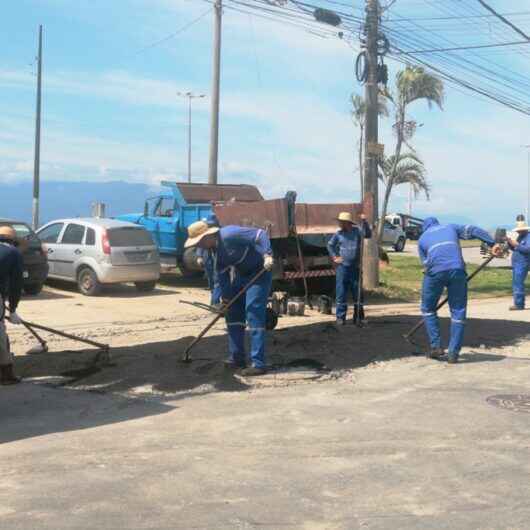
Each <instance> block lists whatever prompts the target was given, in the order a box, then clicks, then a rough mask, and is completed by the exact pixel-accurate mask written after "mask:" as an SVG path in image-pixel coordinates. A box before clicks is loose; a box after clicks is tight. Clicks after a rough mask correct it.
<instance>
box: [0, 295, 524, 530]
mask: <svg viewBox="0 0 530 530" xmlns="http://www.w3.org/2000/svg"><path fill="white" fill-rule="evenodd" d="M125 293H126V291H125ZM52 294H53V293H52ZM69 296H70V298H63V299H56V301H57V302H58V303H57V304H56V305H55V307H57V308H58V309H57V313H56V316H55V321H56V322H57V320H58V319H60V318H64V319H65V321H66V322H67V323H68V326H69V329H76V330H82V329H85V330H86V327H85V328H84V327H83V325H86V321H87V320H89V318H87V315H91V314H92V315H98V317H99V318H100V320H101V322H100V323H99V324H98V327H96V329H95V331H97V332H98V333H99V334H101V335H105V334H106V336H107V337H109V340H115V341H116V344H117V345H118V344H127V341H128V344H129V345H130V346H128V347H122V348H121V349H120V348H118V349H117V350H116V352H115V355H114V358H113V361H114V366H110V367H107V368H105V369H104V370H103V371H102V372H100V373H97V374H95V375H93V376H92V377H90V376H89V375H87V376H86V377H87V378H88V379H86V380H85V381H84V382H83V381H80V382H78V383H73V382H72V383H71V384H69V385H66V386H64V387H55V386H54V379H53V378H51V377H50V374H51V373H52V372H56V371H58V370H59V368H58V365H60V363H62V362H66V359H72V358H73V359H77V358H78V357H75V356H73V354H72V353H68V352H62V353H60V352H57V351H56V348H57V347H58V346H60V345H62V344H58V343H54V344H53V346H54V348H53V350H54V351H53V352H52V353H50V354H49V355H47V356H44V357H41V358H40V359H41V360H40V361H35V366H34V367H33V368H32V370H33V375H36V376H41V377H43V379H38V378H37V379H34V380H32V381H29V382H26V383H24V384H22V385H20V386H18V387H11V388H0V399H1V402H2V406H1V407H0V419H1V428H0V441H3V442H4V443H3V444H2V458H1V459H0V476H1V477H2V480H1V481H0V528H1V529H2V530H3V529H6V530H37V529H46V530H48V529H49V530H63V529H64V530H66V529H68V530H71V529H79V530H92V529H98V530H117V529H120V530H121V529H127V530H137V529H142V530H144V529H146V530H147V529H156V530H166V529H167V530H169V529H171V530H174V529H183V530H184V529H185V530H190V529H212V530H234V529H246V530H247V529H263V528H270V529H271V530H281V529H300V530H356V529H359V530H361V529H362V530H396V529H406V530H428V529H436V530H443V529H447V530H454V529H458V530H477V529H483V530H526V529H528V527H529V526H528V521H529V520H530V506H529V504H528V498H529V496H530V481H529V480H528V477H529V476H530V458H529V457H530V445H529V442H528V440H530V414H529V413H528V404H527V405H526V412H515V411H513V410H506V409H502V408H497V407H494V406H492V405H490V404H488V402H487V398H488V397H490V396H492V395H499V394H500V395H504V394H521V393H525V392H527V393H528V392H530V389H529V387H528V381H529V379H530V335H529V333H530V312H524V313H518V314H517V315H513V314H510V313H508V311H506V309H505V308H506V306H507V305H508V303H509V301H508V300H489V301H476V302H473V303H472V305H471V310H470V314H471V315H472V317H473V320H472V321H471V322H470V325H469V333H468V338H467V341H468V344H469V345H470V347H468V348H466V350H465V355H464V361H465V362H464V363H462V364H460V365H457V366H449V365H446V364H444V363H440V362H436V361H428V360H426V359H425V358H423V357H415V356H411V355H410V351H411V350H412V349H413V348H412V347H410V346H407V345H406V344H404V343H403V342H402V341H401V339H400V336H401V333H402V332H403V331H404V330H406V329H407V328H408V327H409V326H410V324H411V322H413V321H414V319H415V318H416V317H415V316H414V314H413V311H415V310H416V308H415V306H414V309H413V308H412V306H399V307H397V308H396V306H393V307H388V308H378V310H377V311H378V312H376V310H375V309H370V312H371V315H372V316H373V318H372V319H371V324H370V327H368V328H366V329H364V330H362V331H359V330H357V329H356V328H354V327H353V326H352V327H347V328H345V329H344V330H341V331H340V332H337V331H336V330H334V329H333V328H330V327H329V326H327V325H326V324H325V323H323V318H322V317H319V316H318V315H310V316H308V317H306V319H299V320H298V324H296V322H295V321H288V323H289V324H290V327H289V329H287V328H286V327H285V326H284V327H283V328H281V329H280V330H278V331H277V332H276V333H275V334H274V343H273V344H271V348H272V349H274V351H276V352H283V353H287V352H289V351H294V352H295V353H296V354H298V355H299V356H300V355H302V356H311V357H318V356H319V355H321V354H322V352H324V350H325V351H326V352H327V353H326V355H327V357H325V359H326V363H329V364H330V365H331V366H338V367H341V369H338V368H337V369H336V370H334V371H333V372H332V373H331V374H330V375H328V376H325V377H323V378H322V379H321V380H319V381H317V382H309V383H308V382H307V381H304V382H303V383H299V384H287V385H285V384H284V385H282V384H280V383H281V382H280V383H278V384H277V385H273V386H272V387H267V386H266V387H263V388H262V387H260V386H259V385H256V384H253V383H249V382H244V381H240V380H237V379H234V378H233V377H232V376H231V375H230V374H227V373H226V372H222V370H221V372H215V373H216V374H217V375H216V377H215V378H214V379H208V378H207V375H208V373H209V370H212V369H213V370H217V368H216V367H217V366H218V363H217V361H215V360H214V361H213V362H212V361H211V360H207V359H203V360H202V361H198V362H197V363H195V364H193V365H192V366H191V367H187V366H183V365H177V364H176V363H175V357H174V353H173V351H174V343H170V342H161V341H163V340H167V338H168V337H169V336H174V335H175V334H176V333H178V330H179V327H178V326H179V325H182V324H178V323H177V322H176V321H175V320H172V319H173V318H176V317H175V315H172V314H171V308H172V307H173V305H176V304H175V300H176V299H177V297H179V296H182V294H177V293H171V292H170V294H167V293H161V294H158V295H153V296H152V297H147V298H146V299H145V304H146V307H149V309H150V310H152V311H153V312H155V314H154V315H153V317H152V319H151V321H150V322H151V324H150V325H148V322H147V320H145V317H144V320H143V321H141V322H140V323H139V318H140V313H141V307H139V306H137V305H136V304H138V302H142V299H141V298H138V299H136V295H131V298H125V299H124V300H122V302H123V305H124V308H123V309H122V311H121V313H119V312H118V313H119V314H118V313H117V312H116V307H119V306H116V301H115V299H113V298H111V297H108V298H105V297H104V298H100V299H96V300H95V301H92V300H91V299H86V298H84V299H83V298H80V297H78V296H77V295H74V294H72V293H71V294H70V295H69ZM157 297H158V300H159V302H158V304H156V303H155V300H156V299H157ZM49 303H50V301H49V300H48V301H42V302H39V301H33V302H31V304H33V309H32V312H34V314H35V315H36V314H38V313H40V314H41V315H42V316H43V318H44V317H46V320H51V319H52V317H51V315H49V313H48V312H47V311H46V308H47V307H48V305H47V304H49ZM92 303H94V304H95V306H94V308H95V309H91V304H92ZM76 304H82V306H79V305H76ZM172 304H173V305H172ZM113 307H114V308H115V309H114V311H115V314H114V315H113V314H112V308H113ZM67 308H70V309H71V312H70V314H68V311H67ZM96 308H97V310H96ZM157 308H158V309H157ZM21 311H23V307H22V308H21ZM75 311H77V313H76V312H75ZM83 311H84V312H83ZM156 311H158V313H157V312H156ZM164 311H165V312H167V313H168V315H167V317H168V321H167V322H166V325H167V329H166V328H165V327H164V322H161V323H160V322H158V323H157V324H156V325H154V324H153V322H154V321H155V322H156V318H157V317H158V316H159V315H160V314H163V313H164ZM192 312H193V310H192ZM57 315H59V316H57ZM189 316H190V317H191V315H189ZM514 318H517V319H518V320H513V319H514ZM111 322H114V326H115V329H122V330H123V329H128V330H129V331H128V332H127V333H126V334H125V335H127V336H122V335H120V336H119V337H115V336H113V335H112V333H111V332H112V326H111ZM142 322H143V323H142ZM159 324H162V325H159ZM120 326H121V327H120ZM135 329H136V331H135ZM194 329H195V328H194ZM182 333H184V334H185V333H188V331H187V330H185V329H184V330H182ZM20 340H21V337H20V336H18V337H17V344H18V343H19V342H20ZM209 341H210V342H208V341H207V343H208V344H210V346H209V347H208V348H207V349H205V350H199V351H198V352H197V356H198V357H200V358H202V357H211V356H213V357H214V359H218V360H220V359H221V358H222V355H223V353H224V347H225V342H224V337H212V338H211V339H209ZM482 344H484V346H481V345H482ZM64 346H66V345H64ZM17 347H18V346H17ZM407 352H408V353H407ZM215 355H217V357H215ZM318 358H323V357H318ZM24 360H25V358H24V357H21V358H20V359H19V361H24ZM333 363H334V364H333ZM19 367H20V368H21V369H22V368H24V369H26V370H30V368H28V366H27V365H25V364H24V363H22V364H20V365H19ZM179 378H180V379H179ZM175 381H180V382H179V383H178V386H177V387H175V386H173V387H172V386H171V383H172V382H173V383H174V382H175ZM184 383H186V384H184ZM183 385H184V386H183Z"/></svg>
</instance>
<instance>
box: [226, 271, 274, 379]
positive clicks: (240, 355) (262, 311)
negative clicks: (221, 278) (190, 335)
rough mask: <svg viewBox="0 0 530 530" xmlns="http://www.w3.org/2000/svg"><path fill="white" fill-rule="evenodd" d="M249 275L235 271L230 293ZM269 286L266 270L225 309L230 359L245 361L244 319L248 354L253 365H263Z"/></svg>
mask: <svg viewBox="0 0 530 530" xmlns="http://www.w3.org/2000/svg"><path fill="white" fill-rule="evenodd" d="M252 277H253V275H250V276H239V275H236V278H235V279H234V282H233V283H232V289H231V291H232V293H231V297H233V296H235V295H236V294H237V293H238V292H239V291H241V289H243V287H245V285H247V284H248V283H249V281H250V280H251V279H252ZM271 286H272V274H271V273H270V272H266V273H265V274H263V275H262V276H261V277H260V278H259V279H258V280H256V282H255V283H254V284H253V285H252V286H251V287H249V289H248V290H247V292H246V293H245V294H244V295H243V296H241V298H239V300H238V301H237V302H236V303H235V304H234V305H233V306H232V307H231V308H230V309H229V311H228V315H227V316H226V323H227V325H228V347H229V350H230V361H231V362H233V363H234V364H236V365H238V366H244V365H245V364H246V352H245V328H246V327H247V323H248V331H249V335H250V358H251V361H252V365H253V366H255V367H256V368H265V367H266V362H265V339H266V318H267V302H268V300H269V294H270V290H271Z"/></svg>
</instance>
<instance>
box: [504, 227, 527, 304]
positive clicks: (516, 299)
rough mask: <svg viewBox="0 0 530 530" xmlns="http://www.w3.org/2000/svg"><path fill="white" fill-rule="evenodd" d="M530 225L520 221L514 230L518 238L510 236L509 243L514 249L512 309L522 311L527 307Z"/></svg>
mask: <svg viewBox="0 0 530 530" xmlns="http://www.w3.org/2000/svg"><path fill="white" fill-rule="evenodd" d="M529 231H530V227H529V226H528V224H527V223H526V222H525V221H518V222H517V226H516V227H515V228H514V232H516V233H517V238H508V245H509V246H510V248H511V249H512V273H513V276H512V291H513V306H511V307H510V310H512V311H521V310H523V309H524V308H525V287H524V282H525V280H526V278H527V276H528V271H529V270H530V232H529Z"/></svg>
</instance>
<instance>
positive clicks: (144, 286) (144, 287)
mask: <svg viewBox="0 0 530 530" xmlns="http://www.w3.org/2000/svg"><path fill="white" fill-rule="evenodd" d="M134 285H135V287H136V290H138V291H140V292H141V293H148V292H149V291H153V290H154V288H155V287H156V282H155V281H153V282H134Z"/></svg>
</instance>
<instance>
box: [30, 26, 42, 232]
mask: <svg viewBox="0 0 530 530" xmlns="http://www.w3.org/2000/svg"><path fill="white" fill-rule="evenodd" d="M41 90H42V25H41V26H39V54H38V56H37V114H36V117H35V160H34V165H33V205H32V215H31V224H32V226H33V230H37V228H38V227H39V195H40V115H41Z"/></svg>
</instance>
